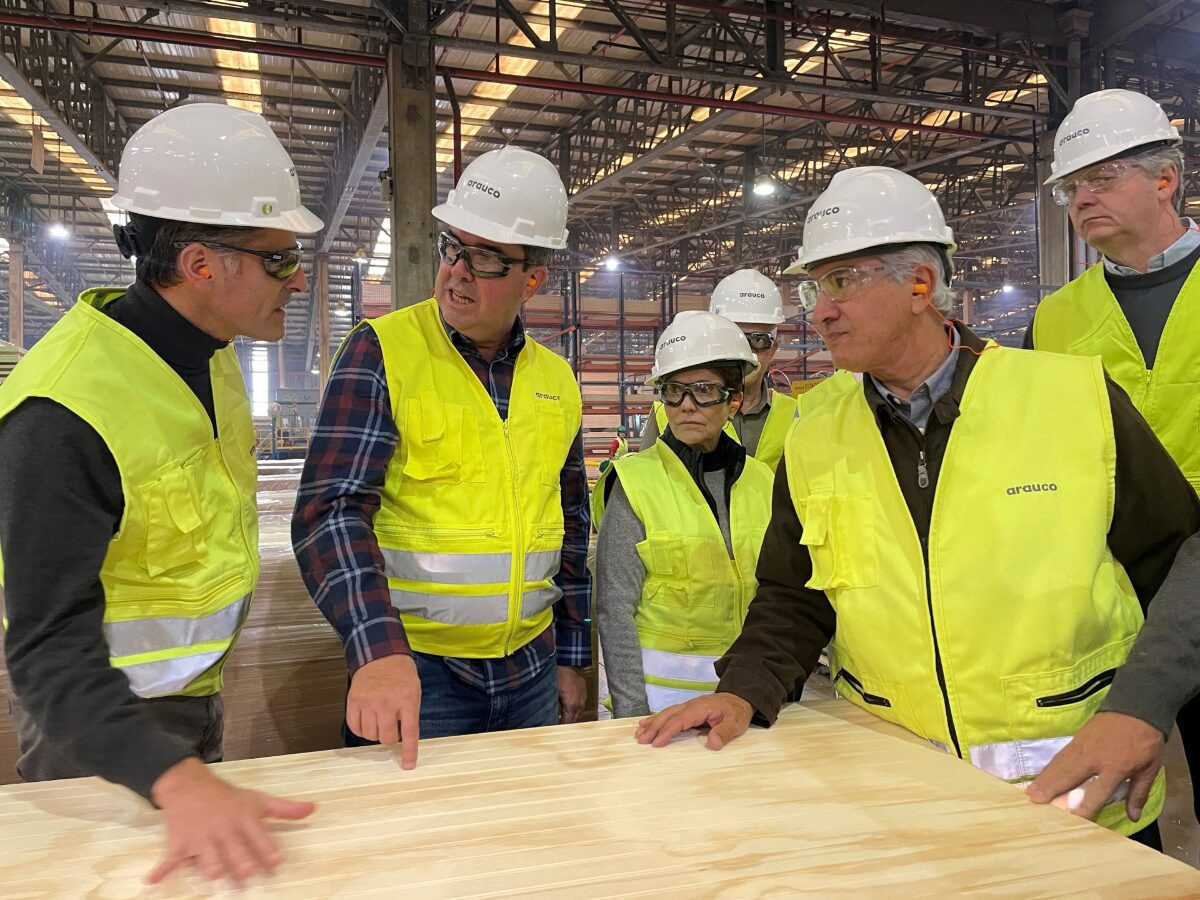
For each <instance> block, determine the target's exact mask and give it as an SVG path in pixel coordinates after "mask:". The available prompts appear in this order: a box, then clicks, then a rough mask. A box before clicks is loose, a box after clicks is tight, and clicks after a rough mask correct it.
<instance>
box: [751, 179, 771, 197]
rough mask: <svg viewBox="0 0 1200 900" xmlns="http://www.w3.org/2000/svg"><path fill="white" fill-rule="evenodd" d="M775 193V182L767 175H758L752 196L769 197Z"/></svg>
mask: <svg viewBox="0 0 1200 900" xmlns="http://www.w3.org/2000/svg"><path fill="white" fill-rule="evenodd" d="M773 193H775V182H774V181H773V180H772V179H771V177H770V176H769V175H759V176H758V178H757V179H756V180H755V182H754V194H755V196H757V197H770V196H771V195H772V194H773Z"/></svg>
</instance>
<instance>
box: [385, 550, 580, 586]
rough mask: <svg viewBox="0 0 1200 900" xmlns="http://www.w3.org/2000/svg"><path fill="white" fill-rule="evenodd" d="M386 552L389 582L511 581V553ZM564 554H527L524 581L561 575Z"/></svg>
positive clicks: (491, 582)
mask: <svg viewBox="0 0 1200 900" xmlns="http://www.w3.org/2000/svg"><path fill="white" fill-rule="evenodd" d="M380 549H381V550H382V551H383V570H384V573H385V574H386V575H387V577H388V578H395V579H398V580H401V581H424V582H428V583H432V584H505V583H506V582H507V581H508V580H509V579H510V578H511V577H512V572H511V566H512V554H510V553H422V552H419V551H416V550H393V549H389V548H387V547H381V548H380ZM561 558H562V554H561V553H560V552H559V551H558V550H538V551H535V552H533V553H526V554H525V580H526V581H549V580H550V579H551V578H553V577H554V576H555V575H556V574H557V573H558V567H559V563H560V560H561Z"/></svg>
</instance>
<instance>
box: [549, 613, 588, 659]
mask: <svg viewBox="0 0 1200 900" xmlns="http://www.w3.org/2000/svg"><path fill="white" fill-rule="evenodd" d="M554 652H555V654H556V656H557V657H558V664H559V665H560V666H573V667H575V668H581V667H583V666H590V665H591V664H592V620H591V619H588V620H586V621H584V622H564V621H558V620H555V622H554Z"/></svg>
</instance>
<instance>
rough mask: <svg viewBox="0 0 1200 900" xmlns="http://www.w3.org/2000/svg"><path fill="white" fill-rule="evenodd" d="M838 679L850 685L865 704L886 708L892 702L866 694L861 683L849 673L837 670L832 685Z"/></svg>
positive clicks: (875, 695)
mask: <svg viewBox="0 0 1200 900" xmlns="http://www.w3.org/2000/svg"><path fill="white" fill-rule="evenodd" d="M839 678H840V679H841V680H842V681H844V682H846V684H848V685H850V687H852V688H854V690H855V691H856V692H857V693H858V695H859V696H860V697H862V698H863V700H864V701H865V702H867V703H869V704H871V705H872V706H888V707H890V706H891V705H892V701H891V700H889V699H888V698H887V697H880V696H879V695H878V694H868V693H867V692H866V690H865V689H864V688H863V686H862V682H861V681H859V680H858V679H857V678H855V677H854V676H853V675H851V674H850V673H849V672H847V671H846V670H845V669H838V673H837V675H835V676H834V678H833V683H834V684H837V683H838V679H839Z"/></svg>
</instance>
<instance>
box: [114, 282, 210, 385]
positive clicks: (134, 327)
mask: <svg viewBox="0 0 1200 900" xmlns="http://www.w3.org/2000/svg"><path fill="white" fill-rule="evenodd" d="M103 312H104V313H105V314H106V315H107V316H108V317H109V318H111V319H112V320H113V321H114V322H117V323H118V324H120V325H123V326H124V327H125V328H127V329H129V330H130V331H132V332H133V333H134V334H136V335H137V336H138V337H139V338H141V339H142V341H143V342H145V344H146V346H148V347H149V348H150V349H151V350H153V351H154V352H155V353H156V354H158V356H159V357H161V358H162V359H163V361H164V362H166V363H167V365H169V366H170V367H171V368H172V369H174V370H175V371H176V372H179V373H181V374H195V375H201V374H204V373H206V372H208V364H209V360H211V359H212V357H213V354H214V353H216V352H217V351H218V350H220V349H221V348H222V347H224V346H225V345H226V344H228V343H229V342H228V341H222V340H219V339H217V338H215V337H213V336H212V335H210V334H208V333H207V332H205V331H202V330H201V329H199V328H197V327H196V326H195V325H193V324H192V323H191V322H189V321H188V320H187V319H185V318H184V317H183V314H182V313H180V312H179V311H178V310H176V309H175V307H173V306H172V305H171V304H170V303H168V302H167V301H166V300H164V299H163V297H162V295H161V294H159V293H158V291H156V290H154V288H152V287H150V285H148V284H146V283H145V282H143V281H142V280H141V279H138V280H137V281H135V282H134V283H133V284H131V285H130V286H129V289H128V290H126V291H125V293H124V294H123V295H122V296H120V297H118V298H117V299H116V300H114V301H112V302H111V303H109V304H108V305H107V306H105V307H104V309H103Z"/></svg>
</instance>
